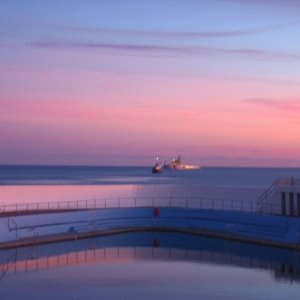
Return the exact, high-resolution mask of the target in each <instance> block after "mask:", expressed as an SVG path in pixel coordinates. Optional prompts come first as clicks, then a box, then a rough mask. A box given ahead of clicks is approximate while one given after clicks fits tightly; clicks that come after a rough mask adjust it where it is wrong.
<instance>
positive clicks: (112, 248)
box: [0, 232, 300, 281]
mask: <svg viewBox="0 0 300 300" xmlns="http://www.w3.org/2000/svg"><path fill="white" fill-rule="evenodd" d="M124 260H163V261H189V262H193V263H209V264H215V265H230V266H238V267H244V268H253V269H260V270H269V271H271V272H272V274H273V276H274V277H275V278H276V279H283V280H291V281H299V279H300V253H298V252H296V253H295V252H294V251H291V250H284V249H280V248H275V247H265V246H261V245H255V244H245V243H240V242H233V241H227V240H223V239H214V238H210V237H203V236H195V235H190V234H182V233H163V232H135V233H126V234H116V235H110V236H103V237H94V238H92V239H84V240H77V241H67V242H61V243H52V244H47V245H39V246H31V247H28V248H27V247H23V248H15V249H7V250H0V278H1V277H2V276H3V277H4V276H5V275H6V273H7V272H13V273H14V274H19V273H22V272H24V271H25V272H28V271H30V270H34V271H39V270H44V269H49V268H55V267H63V266H66V265H68V266H69V265H78V264H84V263H95V262H112V261H115V262H118V261H124Z"/></svg>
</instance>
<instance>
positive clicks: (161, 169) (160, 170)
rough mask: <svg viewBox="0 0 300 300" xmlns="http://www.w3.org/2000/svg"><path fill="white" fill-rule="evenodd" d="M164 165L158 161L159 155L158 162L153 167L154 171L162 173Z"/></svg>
mask: <svg viewBox="0 0 300 300" xmlns="http://www.w3.org/2000/svg"><path fill="white" fill-rule="evenodd" d="M162 171H163V167H162V165H161V164H159V163H158V157H156V163H155V165H154V167H153V168H152V173H162Z"/></svg>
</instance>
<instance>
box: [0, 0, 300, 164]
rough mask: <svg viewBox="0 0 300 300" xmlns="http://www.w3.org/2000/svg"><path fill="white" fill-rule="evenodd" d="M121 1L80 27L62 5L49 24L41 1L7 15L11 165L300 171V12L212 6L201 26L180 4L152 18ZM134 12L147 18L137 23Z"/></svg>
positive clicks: (4, 140) (2, 66)
mask: <svg viewBox="0 0 300 300" xmlns="http://www.w3.org/2000/svg"><path fill="white" fill-rule="evenodd" d="M117 2H118V1H117V0H116V1H113V3H112V4H108V6H110V5H112V6H113V5H115V7H114V8H115V9H116V10H115V14H116V15H118V18H117V19H113V18H111V19H110V18H108V17H106V16H105V9H108V7H105V8H104V7H101V10H99V14H100V15H101V12H102V13H103V18H99V19H98V18H94V19H93V18H92V17H91V15H92V11H93V10H92V9H93V8H94V9H99V7H98V6H101V4H96V3H94V6H95V7H93V6H92V7H90V8H82V7H81V9H82V15H81V19H80V20H76V16H77V15H76V10H75V9H74V11H73V10H72V9H71V10H70V11H69V12H68V13H65V14H64V15H62V16H61V17H57V16H56V15H55V10H56V8H55V7H54V6H52V5H50V4H49V7H48V9H49V16H48V19H47V20H45V21H43V20H41V19H40V18H39V9H40V7H39V5H37V6H36V7H35V9H33V10H32V11H27V8H26V7H24V11H22V9H21V7H20V8H18V10H16V11H15V15H12V16H11V18H4V19H3V23H4V25H5V26H2V28H3V32H4V34H3V36H2V37H1V40H0V54H1V56H0V140H1V147H0V164H80V165H82V164H83V165H84V164H88V165H90V164H92V165H149V164H152V163H153V162H154V160H155V158H156V156H157V155H158V156H160V157H161V158H162V160H165V159H166V160H168V159H169V158H170V157H173V156H174V155H177V154H179V153H180V154H181V155H182V156H183V157H184V158H185V160H187V161H189V162H191V163H195V164H200V165H205V166H290V167H299V166H300V151H299V150H300V140H299V138H298V137H299V136H300V118H299V115H300V101H299V95H300V71H299V70H300V68H299V64H300V44H299V43H298V42H297V41H294V42H293V43H290V41H291V40H290V38H291V37H292V36H295V34H296V33H297V32H298V31H297V30H298V27H299V26H298V25H297V23H296V22H297V21H296V20H297V16H298V15H297V13H296V11H292V10H288V9H286V7H284V9H283V7H280V4H279V3H276V5H275V6H273V7H272V8H273V10H272V12H270V11H268V8H270V7H269V6H268V4H264V5H263V4H259V3H258V2H254V3H253V4H251V3H250V2H247V1H246V2H245V3H243V4H241V3H239V1H224V3H225V2H226V6H224V7H225V8H224V10H222V7H223V5H225V4H222V3H221V2H218V1H210V2H209V1H204V2H205V3H207V5H206V6H205V7H204V9H203V10H204V11H201V12H199V14H200V15H201V14H203V16H202V17H203V18H202V19H201V21H199V19H198V18H197V15H196V14H195V13H194V11H193V7H190V8H187V7H184V6H183V5H184V4H183V3H184V2H181V1H178V2H177V1H176V4H174V5H173V6H172V8H171V9H170V10H169V13H170V14H171V15H172V16H173V18H171V17H168V18H166V17H164V15H163V14H160V13H158V14H157V15H155V21H152V20H151V18H150V16H151V15H152V14H154V12H155V11H156V10H153V11H152V8H148V7H147V5H148V4H146V2H143V1H141V2H140V3H137V2H136V1H129V2H128V3H129V4H128V7H127V6H126V5H125V7H123V10H118V9H117V7H118V6H117ZM155 3H156V2H155ZM292 3H293V5H295V3H294V2H291V3H290V4H292ZM77 5H78V7H77V8H79V6H80V5H81V4H80V1H78V2H76V1H75V7H76V6H77ZM131 5H135V8H136V11H137V12H140V14H141V16H140V17H138V16H136V18H134V19H130V18H128V16H129V15H130V12H131V10H130V8H131ZM156 5H157V6H161V9H162V11H163V10H164V9H167V6H166V4H161V3H160V2H157V3H156ZM193 5H194V6H195V7H194V8H197V5H198V4H197V3H196V2H195V3H194V4H193ZM2 6H3V7H2V10H1V11H2V12H3V11H7V12H8V11H9V10H8V9H9V8H10V7H9V4H5V5H4V4H3V5H2ZM0 8H1V7H0ZM216 8H218V13H217V14H218V18H217V19H216V18H215V17H216V16H215V15H214V14H215V12H216V10H215V9H216ZM181 9H184V10H185V12H186V14H187V15H185V17H182V19H180V21H179V22H175V20H176V18H175V16H177V15H178V14H180V12H181ZM294 9H295V10H298V9H300V8H299V7H298V6H297V5H295V6H294ZM237 11H238V12H239V14H240V15H241V16H244V17H243V18H241V19H239V18H235V17H234V16H236V12H237ZM248 11H250V15H251V16H252V18H250V17H247V14H246V12H248ZM267 15H268V19H266V18H265V17H266V16H267ZM147 16H148V17H149V20H148V22H147V21H145V20H147ZM153 16H154V15H153ZM187 16H189V17H187ZM57 18H58V19H57ZM213 20H217V21H216V22H213ZM192 21H193V22H192ZM37 25H38V26H39V27H38V26H37ZM279 41H280V42H279ZM298 46H299V47H298ZM298 50H299V51H298Z"/></svg>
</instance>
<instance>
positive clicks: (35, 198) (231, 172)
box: [0, 166, 300, 204]
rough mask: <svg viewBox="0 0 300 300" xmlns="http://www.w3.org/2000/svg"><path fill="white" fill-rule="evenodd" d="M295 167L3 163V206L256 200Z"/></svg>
mask: <svg viewBox="0 0 300 300" xmlns="http://www.w3.org/2000/svg"><path fill="white" fill-rule="evenodd" d="M279 177H280V178H281V177H282V178H290V177H294V178H300V169H296V168H295V169H292V168H209V167H204V168H202V169H201V170H193V171H168V170H165V171H164V172H163V173H162V174H152V172H151V167H84V166H0V204H11V203H24V202H45V201H50V202H51V201H70V200H89V199H99V198H128V197H176V196H178V197H209V198H217V199H231V200H239V201H241V200H242V201H255V200H256V199H257V197H259V195H260V194H261V193H263V191H264V190H265V189H267V188H268V187H269V186H270V185H271V184H272V182H273V181H274V180H275V179H276V178H279Z"/></svg>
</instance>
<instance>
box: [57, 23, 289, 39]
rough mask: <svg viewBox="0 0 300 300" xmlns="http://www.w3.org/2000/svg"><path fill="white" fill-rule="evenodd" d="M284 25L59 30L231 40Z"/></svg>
mask: <svg viewBox="0 0 300 300" xmlns="http://www.w3.org/2000/svg"><path fill="white" fill-rule="evenodd" d="M283 26H285V25H271V26H266V27H257V28H246V29H240V30H227V31H155V30H137V29H112V28H96V27H77V26H62V27H60V28H62V29H66V30H70V31H75V32H85V33H94V34H106V35H112V36H123V37H124V36H135V37H144V38H163V39H195V38H196V39H211V38H231V37H241V36H247V35H254V34H261V33H265V32H269V31H273V30H276V29H278V28H281V27H283Z"/></svg>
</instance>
